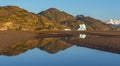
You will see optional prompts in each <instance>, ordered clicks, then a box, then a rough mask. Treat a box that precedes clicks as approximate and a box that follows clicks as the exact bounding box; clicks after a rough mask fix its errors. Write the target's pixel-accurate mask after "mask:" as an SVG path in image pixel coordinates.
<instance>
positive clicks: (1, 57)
mask: <svg viewBox="0 0 120 66" xmlns="http://www.w3.org/2000/svg"><path fill="white" fill-rule="evenodd" d="M13 37H14V36H13ZM15 38H16V37H15ZM17 38H18V37H17ZM21 38H24V37H23V36H22V37H21ZM30 38H31V39H30ZM30 38H29V39H25V40H20V41H14V40H11V41H12V43H11V42H8V43H7V42H4V43H3V44H2V43H1V44H0V45H1V47H0V65H1V66H120V54H119V52H120V50H119V48H120V45H119V43H120V37H118V36H117V37H116V36H97V35H95V36H93V35H87V36H85V35H77V36H76V37H49V38H47V37H46V38H45V37H44V38H41V37H40V36H39V37H37V38H35V37H30ZM1 40H2V39H1ZM4 41H5V40H4ZM6 41H7V40H6Z"/></svg>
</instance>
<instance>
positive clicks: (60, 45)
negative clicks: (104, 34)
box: [0, 38, 72, 56]
mask: <svg viewBox="0 0 120 66" xmlns="http://www.w3.org/2000/svg"><path fill="white" fill-rule="evenodd" d="M61 39H62V38H61ZM61 39H60V38H41V39H35V40H28V41H22V42H17V43H15V44H9V46H4V47H2V49H1V48H0V49H1V51H0V54H1V55H6V56H13V55H19V54H20V53H23V52H25V51H27V50H30V49H33V48H39V49H41V50H45V51H47V52H48V53H57V52H59V51H60V50H64V49H66V48H69V47H71V46H72V45H71V44H68V43H66V42H65V41H63V40H61Z"/></svg>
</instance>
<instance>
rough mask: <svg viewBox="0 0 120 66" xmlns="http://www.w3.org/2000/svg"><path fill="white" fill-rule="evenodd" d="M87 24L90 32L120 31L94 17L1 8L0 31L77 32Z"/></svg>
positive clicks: (54, 10)
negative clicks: (82, 25)
mask: <svg viewBox="0 0 120 66" xmlns="http://www.w3.org/2000/svg"><path fill="white" fill-rule="evenodd" d="M82 23H84V24H86V26H87V30H88V31H109V30H120V27H117V26H114V25H111V26H110V25H107V24H105V23H103V22H102V21H100V20H97V19H94V18H92V17H85V16H83V15H77V16H76V17H75V16H73V15H71V14H69V13H66V12H64V11H61V10H58V9H56V8H49V9H47V10H45V11H42V12H40V13H38V14H35V13H32V12H29V11H27V10H25V9H22V8H20V7H18V6H2V7H0V30H20V31H21V30H22V31H23V30H24V31H64V29H71V30H77V29H78V28H79V24H82Z"/></svg>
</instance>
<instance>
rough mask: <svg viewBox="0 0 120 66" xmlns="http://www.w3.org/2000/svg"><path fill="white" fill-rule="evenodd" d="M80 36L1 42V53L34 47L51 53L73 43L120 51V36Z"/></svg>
mask: <svg viewBox="0 0 120 66" xmlns="http://www.w3.org/2000/svg"><path fill="white" fill-rule="evenodd" d="M77 36H78V37H59V38H57V37H56V38H55V37H54V38H50V37H49V38H41V37H39V38H38V37H37V38H34V39H31V40H27V41H21V42H20V41H19V42H15V43H14V44H12V43H7V42H6V44H5V43H3V44H0V55H5V56H15V55H19V54H21V53H24V52H26V51H28V50H30V49H33V48H39V49H40V50H44V51H46V52H48V53H50V54H53V53H57V52H59V51H61V50H65V49H67V48H69V47H71V46H73V45H77V46H80V47H88V48H92V49H97V50H103V51H108V52H113V53H120V37H119V36H96V35H94V36H93V35H87V36H86V35H84V34H82V35H77Z"/></svg>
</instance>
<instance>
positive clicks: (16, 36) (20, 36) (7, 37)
mask: <svg viewBox="0 0 120 66" xmlns="http://www.w3.org/2000/svg"><path fill="white" fill-rule="evenodd" d="M35 36H36V35H35V34H33V33H29V32H22V31H0V49H2V48H3V47H7V46H9V45H10V44H14V43H16V42H20V41H27V40H31V39H34V38H35Z"/></svg>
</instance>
